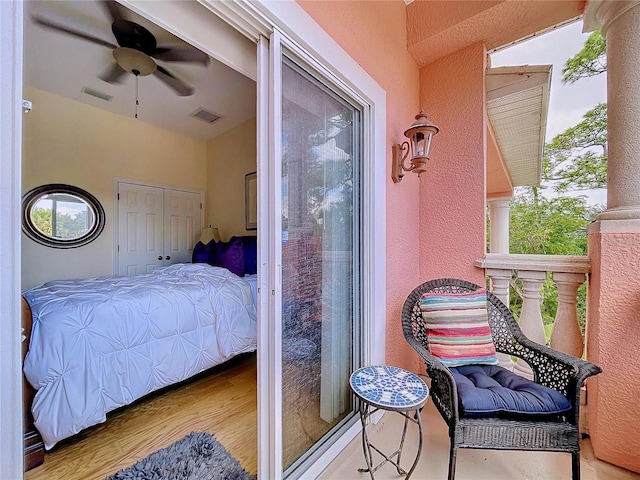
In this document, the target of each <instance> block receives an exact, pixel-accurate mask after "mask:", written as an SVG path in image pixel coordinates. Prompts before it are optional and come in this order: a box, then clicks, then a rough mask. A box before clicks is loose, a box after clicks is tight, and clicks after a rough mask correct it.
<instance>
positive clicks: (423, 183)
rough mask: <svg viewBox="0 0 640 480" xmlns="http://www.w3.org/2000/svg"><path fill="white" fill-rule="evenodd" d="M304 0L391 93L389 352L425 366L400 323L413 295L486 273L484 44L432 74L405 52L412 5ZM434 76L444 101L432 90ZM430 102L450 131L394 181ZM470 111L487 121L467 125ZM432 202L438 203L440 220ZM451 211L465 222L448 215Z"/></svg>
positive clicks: (391, 359) (407, 364) (391, 358)
mask: <svg viewBox="0 0 640 480" xmlns="http://www.w3.org/2000/svg"><path fill="white" fill-rule="evenodd" d="M298 3H299V4H300V5H301V6H302V7H303V8H304V9H305V10H306V11H307V13H309V14H310V15H311V16H312V17H313V18H314V20H315V21H316V22H317V23H318V24H320V26H322V27H323V28H324V29H325V30H326V31H327V33H329V35H331V36H332V37H333V38H334V39H335V40H336V41H337V42H338V43H339V44H340V46H341V47H342V48H344V50H346V51H347V52H348V53H349V54H350V55H351V57H353V58H354V59H355V60H356V61H357V62H358V63H359V64H360V65H361V66H362V67H363V68H364V69H365V70H366V71H367V72H368V73H369V74H370V75H371V76H372V77H373V78H374V79H375V80H376V81H377V82H378V83H379V84H380V85H381V86H382V88H384V90H385V91H386V94H387V165H386V166H385V168H387V170H388V173H389V175H388V176H387V185H386V195H387V212H386V217H387V218H386V219H387V279H386V280H387V298H386V301H387V312H386V318H387V329H386V334H387V351H386V359H387V362H388V363H389V364H391V365H397V366H400V367H404V368H407V369H410V370H413V371H417V370H418V369H419V368H420V361H419V359H418V357H417V355H415V354H414V353H413V351H412V350H411V348H410V347H409V346H408V344H407V343H406V342H405V340H404V337H403V336H402V330H401V325H400V316H401V311H402V305H403V303H404V300H405V298H406V296H407V294H408V293H409V292H410V291H411V290H412V289H413V288H414V287H415V286H417V285H418V284H419V283H421V282H423V281H425V280H428V279H430V278H434V277H435V276H439V275H443V274H446V275H452V276H458V277H461V278H468V279H471V280H473V281H476V282H478V283H481V282H482V281H483V278H484V277H483V273H482V271H481V270H478V269H474V268H473V266H472V262H473V260H475V259H476V258H479V257H481V256H482V254H483V252H484V239H485V231H484V228H485V227H484V196H483V195H484V190H483V189H484V160H483V151H484V144H483V142H484V133H483V132H484V127H483V120H482V119H483V118H484V114H483V107H482V105H483V103H482V102H483V95H484V93H483V92H484V83H483V82H484V81H483V78H484V61H485V60H484V59H485V55H484V50H483V47H482V45H480V44H479V45H476V46H474V47H471V48H470V49H466V50H464V52H462V53H461V54H459V55H451V56H450V58H446V59H442V60H441V61H439V62H434V65H433V67H432V68H433V69H434V70H439V69H443V71H442V72H432V73H429V71H428V70H429V69H428V68H425V69H424V71H423V72H422V74H421V73H420V71H419V69H418V67H417V66H416V64H415V62H414V60H413V59H412V57H411V56H410V54H409V53H408V51H407V36H406V9H405V4H404V2H402V1H380V2H374V3H372V2H367V1H350V2H339V1H338V2H336V1H319V0H313V1H305V0H298ZM372 6H375V8H372ZM451 62H454V63H453V64H452V63H451ZM460 72H462V74H460ZM451 78H455V79H456V81H455V82H451ZM431 80H432V81H434V82H435V83H436V88H437V90H438V95H440V98H438V99H434V96H433V95H432V94H430V93H429V92H430V91H432V89H431V87H430V86H429V83H430V81H431ZM422 107H423V108H424V109H425V111H426V112H427V113H428V114H429V116H430V118H431V119H432V121H433V122H434V123H436V124H437V125H438V126H440V127H441V129H442V130H441V132H440V134H439V135H438V136H437V137H436V138H435V140H434V146H433V154H432V155H431V157H432V159H433V160H432V161H431V165H430V166H429V172H428V173H426V174H425V175H423V176H422V178H420V179H419V178H418V177H417V176H416V175H414V174H407V175H405V177H404V179H403V180H402V182H401V183H399V184H394V183H393V181H392V180H391V177H390V173H391V146H392V145H393V144H394V143H398V142H400V141H402V140H404V139H405V138H404V136H403V132H404V130H406V129H407V128H408V126H409V125H410V124H411V123H413V121H414V116H415V115H416V114H417V113H418V111H419V110H420V108H422ZM467 117H477V118H478V119H479V120H477V121H476V120H475V119H474V120H472V124H471V125H465V126H463V124H464V122H466V120H467ZM445 145H447V146H445ZM452 165H453V166H454V167H455V168H454V169H453V170H452V169H451V166H452ZM454 170H455V171H454ZM452 194H453V196H452ZM425 202H426V205H425V207H422V206H421V205H422V204H425ZM454 205H458V206H454ZM434 209H440V213H439V214H438V215H437V217H434V212H435V211H436V210H434ZM453 215H455V216H457V219H458V220H459V221H455V222H453V221H452V220H453V217H452V218H446V217H447V216H453ZM474 215H475V216H477V218H475V219H473V218H472V217H473V216H474ZM435 256H438V257H439V258H437V259H435V258H434V257H435ZM434 261H435V262H436V263H434ZM476 270H477V271H476Z"/></svg>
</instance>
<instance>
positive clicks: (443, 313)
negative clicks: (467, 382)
mask: <svg viewBox="0 0 640 480" xmlns="http://www.w3.org/2000/svg"><path fill="white" fill-rule="evenodd" d="M420 310H421V311H422V318H423V319H424V322H425V325H426V329H427V340H428V342H429V352H430V353H431V355H433V356H435V357H438V358H439V359H440V361H441V362H442V363H443V364H444V365H446V366H449V367H458V366H460V365H473V364H483V365H496V364H497V363H498V358H497V357H496V348H495V345H494V344H493V338H492V337H491V329H490V327H489V322H488V321H487V294H486V292H485V290H484V289H481V290H477V291H475V292H470V293H425V294H424V295H422V297H420Z"/></svg>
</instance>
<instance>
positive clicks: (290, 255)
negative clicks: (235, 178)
mask: <svg viewBox="0 0 640 480" xmlns="http://www.w3.org/2000/svg"><path fill="white" fill-rule="evenodd" d="M360 118H361V113H360V110H359V109H358V108H357V107H356V106H354V105H353V104H352V103H350V102H349V101H348V100H346V99H345V98H344V97H342V96H341V95H339V94H338V93H336V92H335V91H334V90H332V89H331V88H329V87H328V86H327V85H325V84H324V83H323V82H321V81H320V80H319V79H318V78H317V77H315V76H314V75H313V74H312V73H310V72H309V71H308V70H306V69H305V68H303V67H302V66H301V65H300V64H298V63H296V62H294V60H292V59H291V58H288V57H287V56H283V60H282V135H281V142H282V143H281V162H282V163H281V189H282V192H281V193H282V197H281V198H282V204H281V208H282V212H281V216H282V219H281V220H282V225H281V239H282V240H281V242H282V245H281V248H282V319H281V322H282V325H281V329H282V461H283V468H284V469H285V471H286V470H287V469H290V470H294V469H295V466H296V465H297V464H299V463H301V462H302V461H304V460H305V459H306V458H307V457H308V456H309V455H311V452H313V451H314V450H315V449H317V448H319V447H320V445H319V444H321V443H322V441H323V439H327V438H328V437H329V436H330V435H331V434H332V433H334V432H336V430H338V429H339V428H340V426H341V425H343V424H344V423H345V420H347V419H349V418H350V417H352V416H353V414H354V412H355V409H354V405H353V401H352V396H351V392H350V391H349V375H350V373H351V371H352V369H353V368H354V366H355V365H356V364H357V363H358V360H359V358H360V355H359V346H360V335H359V333H358V332H359V331H360V328H359V318H360V270H359V269H360V265H361V262H360V250H359V244H360V218H359V211H360V208H359V201H360V200H359V199H360V194H359V192H360V177H359V171H360V163H361V162H360V157H361V156H360V151H361V149H360V141H361V140H360V139H361V134H360V129H361V122H360Z"/></svg>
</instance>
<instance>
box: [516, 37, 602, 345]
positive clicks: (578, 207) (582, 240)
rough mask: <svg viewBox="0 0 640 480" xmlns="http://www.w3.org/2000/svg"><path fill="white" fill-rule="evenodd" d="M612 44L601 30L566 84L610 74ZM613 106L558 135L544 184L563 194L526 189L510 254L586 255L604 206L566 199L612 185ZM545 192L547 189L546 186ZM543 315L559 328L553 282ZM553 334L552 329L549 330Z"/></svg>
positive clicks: (570, 66)
mask: <svg viewBox="0 0 640 480" xmlns="http://www.w3.org/2000/svg"><path fill="white" fill-rule="evenodd" d="M606 69H607V62H606V44H605V39H604V37H602V35H601V34H600V32H599V31H596V32H593V33H592V34H591V35H590V36H589V37H588V38H587V40H586V41H585V44H584V46H583V48H582V49H581V50H580V51H579V52H578V53H577V54H576V55H574V56H573V57H571V58H570V59H568V60H567V62H566V63H565V65H564V68H563V69H562V81H563V83H565V84H573V83H575V82H576V81H578V80H579V79H581V78H585V77H593V76H595V75H599V74H601V73H603V72H605V71H606ZM606 114H607V105H606V104H605V103H601V104H599V105H596V106H595V107H594V108H592V109H591V110H589V111H588V112H587V113H585V114H584V116H583V119H582V121H581V122H580V123H578V124H577V125H575V126H573V127H571V128H569V129H567V130H565V131H564V132H562V133H560V134H559V135H556V136H555V137H554V138H553V140H552V141H551V142H549V143H548V144H547V145H545V152H544V156H543V175H542V180H543V182H542V184H543V185H547V186H551V187H552V188H553V189H554V191H555V192H556V194H559V195H557V196H554V197H553V198H547V197H544V196H542V195H540V190H539V189H537V188H532V187H523V188H522V189H520V190H521V192H520V193H519V194H518V195H517V196H514V198H513V200H512V201H511V219H510V221H511V228H510V251H511V252H512V253H529V254H546V255H558V254H560V255H586V253H587V226H588V225H589V223H590V222H591V221H593V219H594V218H595V217H596V215H597V214H598V213H599V212H600V210H601V208H594V207H589V206H588V205H587V203H586V200H585V198H584V197H568V196H564V195H563V194H565V193H566V192H567V191H568V190H587V189H591V188H603V187H606V178H607V175H606V172H607V117H606ZM542 188H543V189H544V188H545V187H542ZM521 288H522V285H521V284H520V283H519V282H518V281H517V279H514V281H513V282H511V289H512V294H511V296H510V299H511V305H510V306H511V309H512V310H513V312H514V313H515V314H516V316H519V314H520V311H521V308H522V295H521ZM542 296H543V309H542V317H543V320H544V322H545V325H546V326H547V327H550V326H551V325H552V324H553V321H554V318H555V312H556V309H557V303H558V302H557V291H556V287H555V284H554V282H553V281H551V279H550V278H548V279H547V281H546V282H545V283H544V284H543V287H542ZM585 304H586V288H585V285H582V286H581V287H580V289H579V291H578V318H579V321H580V325H581V328H582V329H584V321H585V315H586V312H585ZM547 334H550V328H547Z"/></svg>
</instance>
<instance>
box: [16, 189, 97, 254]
mask: <svg viewBox="0 0 640 480" xmlns="http://www.w3.org/2000/svg"><path fill="white" fill-rule="evenodd" d="M104 223H105V216H104V210H103V208H102V205H100V202H98V200H97V199H96V198H95V197H94V196H93V195H91V194H90V193H89V192H87V191H85V190H82V189H81V188H78V187H73V186H71V185H64V184H50V185H42V186H41V187H37V188H34V189H33V190H31V191H30V192H29V193H27V194H26V195H25V196H24V198H23V199H22V230H23V231H24V233H25V234H26V235H27V236H28V237H29V238H31V239H32V240H35V241H36V242H38V243H40V244H42V245H46V246H48V247H54V248H74V247H80V246H82V245H86V244H87V243H89V242H92V241H93V240H95V239H96V238H97V237H98V235H100V233H101V232H102V229H103V228H104Z"/></svg>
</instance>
